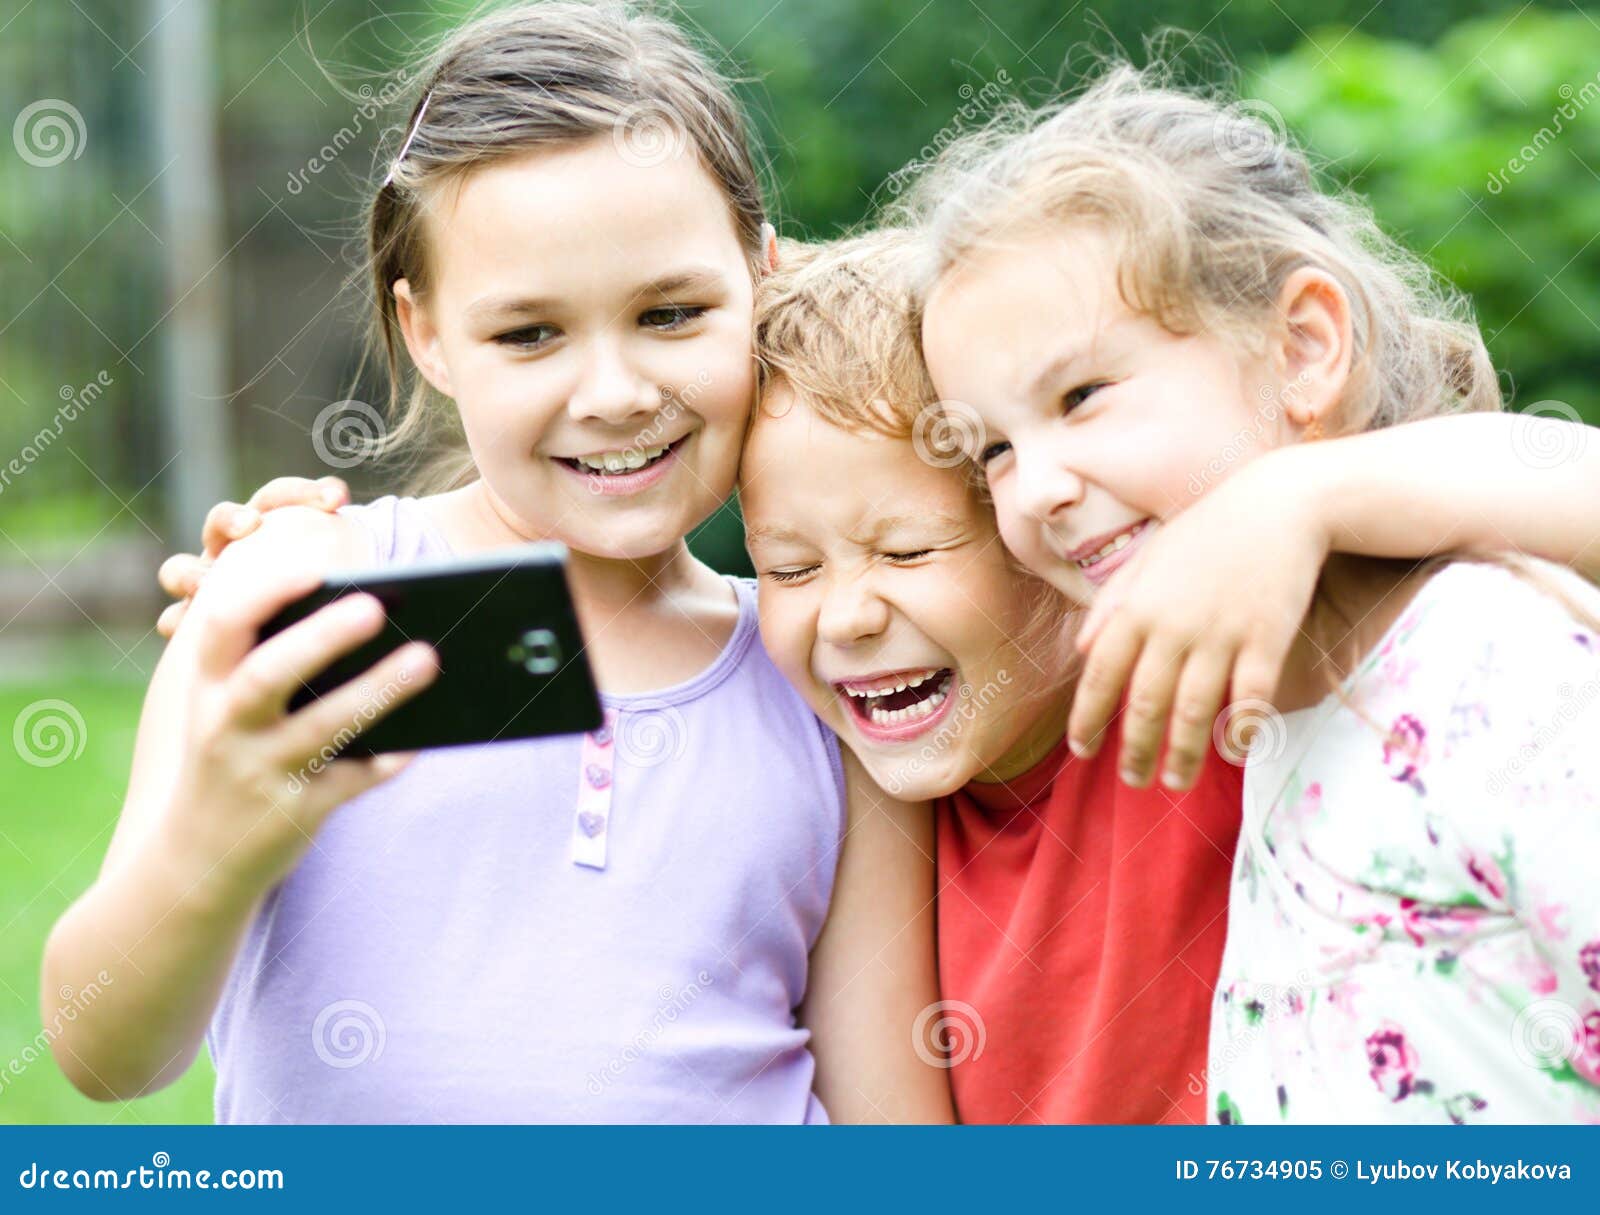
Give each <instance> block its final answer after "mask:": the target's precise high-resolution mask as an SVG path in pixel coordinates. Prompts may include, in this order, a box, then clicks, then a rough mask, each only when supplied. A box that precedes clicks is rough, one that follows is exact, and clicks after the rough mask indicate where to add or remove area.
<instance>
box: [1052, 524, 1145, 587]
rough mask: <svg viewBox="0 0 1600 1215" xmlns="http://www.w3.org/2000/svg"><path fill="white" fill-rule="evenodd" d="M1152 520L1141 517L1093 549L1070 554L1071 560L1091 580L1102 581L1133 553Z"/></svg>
mask: <svg viewBox="0 0 1600 1215" xmlns="http://www.w3.org/2000/svg"><path fill="white" fill-rule="evenodd" d="M1151 522H1152V520H1150V519H1141V520H1140V521H1139V522H1138V523H1135V524H1133V525H1132V526H1131V527H1126V528H1123V530H1122V531H1120V532H1118V533H1117V534H1116V535H1115V536H1112V537H1110V538H1109V539H1107V540H1106V541H1105V542H1104V543H1103V544H1101V545H1099V547H1097V548H1095V549H1094V550H1093V551H1090V552H1083V551H1082V550H1079V553H1077V554H1072V555H1070V556H1069V560H1071V561H1072V563H1073V564H1074V565H1076V566H1077V567H1078V569H1079V570H1081V571H1082V573H1083V576H1084V577H1085V578H1087V579H1088V580H1089V581H1090V582H1093V583H1096V584H1099V583H1102V582H1104V581H1105V580H1106V579H1107V578H1109V577H1111V575H1112V574H1114V573H1116V571H1117V570H1118V569H1120V568H1121V567H1122V565H1123V563H1124V562H1126V561H1127V560H1128V559H1129V558H1130V557H1131V556H1132V555H1133V553H1132V550H1133V547H1134V545H1135V544H1136V542H1137V541H1138V540H1139V538H1140V537H1141V536H1143V535H1144V533H1145V532H1146V531H1148V530H1149V527H1150V524H1151Z"/></svg>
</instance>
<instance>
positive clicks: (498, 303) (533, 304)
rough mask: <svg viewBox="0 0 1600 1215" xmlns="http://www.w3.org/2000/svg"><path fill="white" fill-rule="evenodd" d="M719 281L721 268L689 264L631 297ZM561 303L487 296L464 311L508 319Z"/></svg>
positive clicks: (704, 286)
mask: <svg viewBox="0 0 1600 1215" xmlns="http://www.w3.org/2000/svg"><path fill="white" fill-rule="evenodd" d="M722 283H723V275H722V274H721V272H719V271H717V270H714V269H712V268H711V267H709V266H691V267H689V268H687V269H684V270H675V271H673V272H672V273H670V274H664V275H662V276H661V277H660V278H656V279H652V280H651V281H650V282H648V283H643V284H641V285H640V286H638V287H636V288H635V289H634V291H633V294H632V296H631V298H633V299H642V298H645V297H648V296H662V295H676V294H678V293H680V292H683V291H703V290H708V289H710V288H712V287H720V286H721V285H722ZM560 303H561V301H560V300H558V299H555V298H553V297H550V296H498V297H497V296H486V297H484V298H483V299H479V300H474V301H473V302H472V303H471V304H469V305H467V315H468V316H469V317H472V318H474V319H482V320H501V319H510V318H513V317H520V316H528V315H530V314H537V313H541V312H550V311H552V310H553V309H555V308H557V307H559V306H560Z"/></svg>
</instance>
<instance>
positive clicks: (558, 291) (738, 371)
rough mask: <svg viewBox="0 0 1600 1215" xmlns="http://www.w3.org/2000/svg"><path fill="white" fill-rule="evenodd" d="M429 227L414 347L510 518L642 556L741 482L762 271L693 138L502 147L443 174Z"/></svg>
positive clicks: (586, 547) (410, 314) (598, 548)
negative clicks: (646, 159) (661, 144)
mask: <svg viewBox="0 0 1600 1215" xmlns="http://www.w3.org/2000/svg"><path fill="white" fill-rule="evenodd" d="M636 159H637V158H635V160H636ZM427 241H428V250H429V265H430V269H431V281H430V282H429V283H428V286H427V290H426V292H425V293H424V294H422V295H421V296H420V297H415V298H413V297H412V296H411V293H410V287H409V285H408V284H407V283H406V282H405V281H404V280H401V281H400V283H398V284H397V285H396V298H397V302H398V304H399V311H400V314H401V320H402V324H403V326H405V328H406V336H407V342H408V346H409V347H410V349H411V351H412V356H413V358H414V359H415V360H416V361H417V363H418V366H419V367H420V368H421V369H422V371H423V373H424V374H425V375H426V376H427V377H428V379H429V381H430V382H431V383H432V384H433V385H434V387H436V388H438V389H439V390H440V391H441V392H443V393H445V394H446V395H448V396H450V397H452V398H453V399H454V400H455V403H456V407H457V408H458V410H459V411H460V415H461V420H462V424H463V427H464V429H465V431H466V437H467V442H468V444H469V446H470V447H471V449H472V454H473V458H474V461H475V463H476V465H477V468H478V471H479V473H480V474H481V475H482V478H483V484H484V486H485V487H486V489H487V491H488V493H489V494H490V495H491V498H492V500H493V503H494V508H495V510H496V511H497V513H499V514H500V515H501V516H502V518H504V519H505V520H506V522H508V523H509V524H510V525H511V526H513V527H514V528H515V529H516V530H518V531H519V532H521V533H522V534H524V535H528V536H548V537H554V538H558V539H561V540H563V541H565V542H566V543H568V544H569V545H571V546H572V547H573V548H574V549H576V550H578V551H580V552H586V553H592V554H596V555H600V556H608V557H625V558H639V557H645V556H650V555H654V554H657V553H661V552H663V551H665V550H667V549H669V548H671V547H672V546H673V545H674V544H675V543H677V542H678V541H679V540H680V539H681V538H682V537H683V536H684V535H685V534H686V533H687V532H688V531H689V530H690V529H691V528H692V527H694V526H695V524H697V523H699V522H700V521H701V520H703V519H704V518H706V517H707V516H708V515H709V514H710V513H711V512H712V511H713V510H715V509H716V507H717V506H718V505H719V504H720V503H721V502H722V501H723V500H724V499H725V498H726V497H727V496H728V494H729V493H730V492H731V491H732V488H733V481H734V476H735V472H736V469H737V466H738V458H739V448H740V440H741V438H742V436H743V433H744V428H745V424H746V421H747V419H748V417H749V411H750V406H751V401H752V398H753V394H754V370H753V363H752V359H751V350H750V327H751V309H752V296H753V286H752V280H751V271H750V263H749V260H748V258H747V256H746V254H745V251H744V249H743V248H742V247H741V245H740V242H739V239H738V236H737V234H736V232H735V229H734V224H733V220H732V217H731V216H730V213H729V210H728V204H727V202H726V200H725V199H724V198H723V196H722V194H721V193H720V192H719V190H718V187H717V185H716V183H715V182H714V180H713V179H712V178H711V177H710V176H709V175H708V174H707V173H706V172H705V170H704V169H703V168H702V167H701V166H700V165H699V163H698V162H697V161H696V159H695V158H694V156H693V155H690V154H684V155H679V156H675V157H672V158H670V159H668V160H666V161H665V162H663V163H660V164H650V165H640V164H637V163H629V161H628V160H625V159H624V158H623V157H622V155H621V154H620V152H619V150H618V149H617V147H616V146H615V145H614V144H613V141H612V140H611V139H610V138H597V139H592V140H586V141H583V142H580V143H574V144H565V145H562V146H560V147H556V148H553V149H550V150H546V151H540V152H536V153H530V154H527V155H522V156H517V157H513V158H509V159H505V160H500V161H495V162H493V163H492V164H490V165H488V166H486V167H484V168H481V169H477V170H474V171H472V172H470V173H469V174H468V175H467V176H466V177H465V178H464V179H463V180H462V181H461V182H460V183H459V185H458V186H456V187H455V188H450V187H445V188H444V189H442V190H441V191H440V192H439V194H438V195H437V197H436V198H435V199H434V202H433V207H432V209H431V211H430V214H429V216H428V219H427Z"/></svg>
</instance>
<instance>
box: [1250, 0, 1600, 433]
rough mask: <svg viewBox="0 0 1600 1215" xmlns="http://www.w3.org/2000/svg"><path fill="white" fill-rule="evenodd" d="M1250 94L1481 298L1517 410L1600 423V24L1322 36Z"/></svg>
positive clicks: (1385, 219) (1548, 20) (1263, 76)
mask: <svg viewBox="0 0 1600 1215" xmlns="http://www.w3.org/2000/svg"><path fill="white" fill-rule="evenodd" d="M1323 48H1331V49H1328V50H1324V49H1323ZM1249 88H1250V91H1251V92H1252V93H1253V94H1254V95H1255V96H1257V97H1259V98H1261V99H1262V100H1264V101H1267V102H1269V103H1270V104H1271V105H1273V106H1275V107H1277V109H1278V110H1280V111H1281V112H1282V115H1283V117H1284V118H1285V119H1286V120H1287V122H1288V124H1289V125H1290V127H1292V128H1293V129H1294V130H1295V131H1296V132H1297V133H1298V134H1300V135H1301V136H1302V137H1303V138H1304V140H1305V141H1306V143H1307V144H1308V145H1309V146H1310V147H1311V148H1312V149H1313V150H1314V152H1315V153H1316V154H1317V155H1318V156H1319V157H1321V158H1323V159H1324V160H1325V161H1326V162H1327V171H1328V173H1329V175H1330V176H1331V177H1332V178H1333V179H1334V180H1336V181H1338V182H1339V183H1341V184H1345V185H1348V186H1350V187H1352V188H1354V189H1355V190H1357V191H1359V192H1360V193H1362V194H1364V195H1365V196H1366V197H1367V198H1368V199H1370V201H1371V202H1372V205H1373V208H1374V210H1375V212H1376V213H1377V216H1378V218H1379V220H1380V221H1381V222H1382V223H1383V225H1384V226H1385V228H1386V229H1388V230H1389V231H1390V232H1391V233H1393V234H1395V235H1397V236H1398V237H1399V238H1400V239H1401V240H1403V241H1404V242H1405V243H1406V244H1408V245H1409V246H1411V247H1412V248H1414V249H1416V250H1417V251H1418V252H1422V253H1425V254H1426V256H1427V258H1428V260H1429V262H1430V263H1431V264H1432V265H1433V266H1434V268H1435V269H1437V270H1438V271H1440V272H1441V273H1442V274H1443V275H1445V276H1446V277H1447V278H1449V279H1450V280H1451V281H1452V282H1454V283H1455V284H1456V286H1458V287H1460V288H1461V289H1462V290H1463V291H1465V292H1467V293H1468V294H1469V295H1471V296H1472V298H1473V301H1474V304H1475V307H1476V309H1477V313H1478V318H1479V322H1480V324H1481V325H1482V327H1483V330H1484V334H1485V337H1486V339H1487V341H1488V345H1489V352H1490V354H1491V355H1492V356H1493V357H1494V361H1495V364H1496V366H1497V367H1499V368H1500V369H1501V371H1502V377H1503V382H1504V386H1505V387H1506V389H1507V395H1508V397H1509V398H1510V399H1511V400H1512V402H1513V404H1514V405H1516V406H1518V407H1523V408H1526V407H1527V406H1530V405H1534V404H1536V403H1538V402H1541V401H1546V400H1554V401H1560V402H1563V403H1566V404H1568V405H1570V406H1571V407H1572V408H1573V409H1575V410H1576V411H1577V412H1578V413H1579V414H1580V415H1582V416H1583V417H1584V419H1585V420H1586V421H1589V422H1591V423H1600V393H1597V392H1596V390H1595V385H1596V383H1597V380H1600V319H1597V318H1600V246H1597V245H1596V243H1595V242H1596V239H1597V237H1600V25H1597V24H1596V22H1595V21H1594V20H1593V19H1592V18H1591V17H1589V16H1588V15H1586V14H1583V13H1576V12H1567V13H1548V12H1542V11H1540V10H1537V9H1529V10H1527V11H1525V12H1523V13H1522V14H1520V15H1519V16H1518V17H1517V18H1516V19H1515V20H1513V21H1511V22H1509V23H1508V22H1506V21H1504V20H1503V19H1498V18H1497V19H1491V20H1481V21H1472V22H1468V23H1466V24H1464V25H1461V26H1459V27H1458V28H1456V29H1454V30H1452V31H1451V32H1450V33H1449V34H1448V35H1447V36H1445V37H1444V38H1442V39H1441V40H1440V41H1439V42H1438V44H1437V45H1436V46H1435V47H1433V48H1432V49H1429V50H1423V49H1420V48H1418V47H1415V46H1411V45H1408V44H1406V43H1403V42H1386V41H1382V40H1379V39H1376V38H1371V37H1368V36H1367V35H1366V34H1364V33H1361V32H1355V33H1350V32H1348V31H1341V30H1317V31H1313V33H1312V34H1311V36H1310V38H1309V39H1308V40H1307V41H1306V42H1304V43H1303V44H1302V45H1300V46H1299V47H1297V48H1296V49H1295V50H1293V51H1292V52H1290V53H1289V54H1287V55H1283V56H1281V57H1279V58H1276V59H1274V60H1272V61H1270V62H1269V63H1268V64H1267V65H1266V66H1265V68H1264V70H1262V71H1261V73H1260V74H1259V76H1257V77H1255V78H1254V79H1252V80H1251V81H1250V82H1249Z"/></svg>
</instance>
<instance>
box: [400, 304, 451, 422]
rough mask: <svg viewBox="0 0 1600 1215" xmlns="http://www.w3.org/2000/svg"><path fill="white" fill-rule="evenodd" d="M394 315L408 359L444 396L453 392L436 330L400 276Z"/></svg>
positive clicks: (421, 305)
mask: <svg viewBox="0 0 1600 1215" xmlns="http://www.w3.org/2000/svg"><path fill="white" fill-rule="evenodd" d="M394 310H395V317H396V319H398V320H399V322H400V332H401V333H402V334H403V335H404V336H405V339H406V350H407V351H408V352H409V353H410V355H411V361H412V362H413V363H415V364H416V365H417V370H418V371H420V372H422V378H423V379H425V380H427V381H428V383H430V384H432V385H433V386H434V387H435V388H437V389H438V390H439V391H440V392H442V393H444V395H445V396H447V397H453V396H454V395H455V393H454V392H453V391H452V390H451V388H450V369H449V368H448V367H447V366H446V365H445V361H444V356H443V354H442V353H441V352H440V348H439V330H438V327H437V326H435V325H434V323H433V319H432V318H431V317H430V316H429V315H428V310H427V308H426V307H424V306H423V304H422V303H421V301H420V300H418V299H417V297H416V296H415V295H414V294H413V293H412V291H411V284H410V283H409V282H408V281H407V280H405V279H403V278H397V279H395V280H394Z"/></svg>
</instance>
